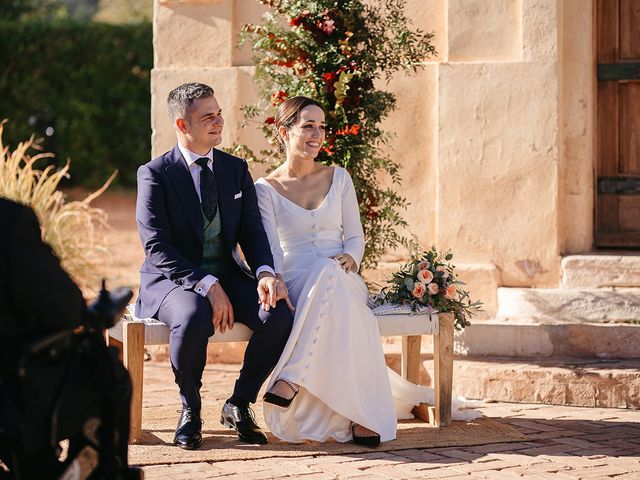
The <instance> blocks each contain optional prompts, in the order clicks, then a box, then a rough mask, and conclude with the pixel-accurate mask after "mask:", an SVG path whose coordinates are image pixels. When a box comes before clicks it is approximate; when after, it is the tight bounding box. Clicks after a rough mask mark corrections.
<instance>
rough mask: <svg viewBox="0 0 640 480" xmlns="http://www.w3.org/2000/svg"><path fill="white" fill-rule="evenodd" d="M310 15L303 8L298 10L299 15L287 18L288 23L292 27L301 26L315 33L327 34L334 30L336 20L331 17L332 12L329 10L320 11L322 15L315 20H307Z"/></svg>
mask: <svg viewBox="0 0 640 480" xmlns="http://www.w3.org/2000/svg"><path fill="white" fill-rule="evenodd" d="M310 15H311V12H309V10H303V11H302V12H300V15H298V16H297V17H292V18H291V19H290V20H289V25H291V26H292V27H302V28H304V29H305V30H309V31H310V32H313V33H315V34H317V33H320V32H322V33H324V34H325V35H327V36H329V35H331V34H332V33H333V32H334V31H335V30H336V21H335V19H334V18H333V14H332V12H329V10H325V11H324V12H322V13H321V14H320V15H321V16H322V17H321V18H320V19H319V20H317V21H315V22H314V21H313V20H311V21H308V20H309V16H310Z"/></svg>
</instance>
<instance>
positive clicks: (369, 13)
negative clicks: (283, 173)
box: [235, 0, 435, 267]
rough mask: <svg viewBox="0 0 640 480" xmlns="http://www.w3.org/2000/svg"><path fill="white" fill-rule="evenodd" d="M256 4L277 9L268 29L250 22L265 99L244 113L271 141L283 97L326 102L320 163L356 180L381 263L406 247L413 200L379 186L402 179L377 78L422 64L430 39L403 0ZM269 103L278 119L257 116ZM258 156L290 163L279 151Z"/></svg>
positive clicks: (391, 101)
mask: <svg viewBox="0 0 640 480" xmlns="http://www.w3.org/2000/svg"><path fill="white" fill-rule="evenodd" d="M259 1H260V3H262V4H264V5H267V6H269V7H271V10H270V11H269V12H267V13H266V14H265V16H264V17H263V20H264V24H263V25H260V26H257V25H245V26H244V28H243V33H242V35H241V41H250V42H251V43H252V48H253V52H254V55H255V57H254V61H255V65H256V73H255V79H256V81H257V82H258V84H259V86H260V88H261V91H262V94H263V100H262V101H261V102H260V103H259V104H258V105H252V106H248V107H245V109H244V113H245V119H246V120H247V122H251V121H259V122H260V123H261V124H262V129H263V131H264V133H265V135H266V136H267V138H269V139H270V141H271V142H272V145H273V131H272V130H273V129H272V124H273V112H274V111H275V107H277V105H279V104H280V103H282V101H284V99H286V98H287V97H291V96H295V95H305V96H308V97H311V98H313V99H315V100H317V101H318V102H320V103H321V104H322V105H323V107H324V109H325V111H326V112H327V124H328V125H327V126H328V133H327V140H326V143H325V145H324V147H323V150H322V152H321V153H320V155H319V157H318V160H319V161H321V162H323V163H325V164H338V165H341V166H343V167H345V168H346V169H347V170H348V171H349V173H350V174H351V177H352V178H353V182H354V185H355V188H356V192H357V194H358V199H359V202H360V214H361V218H362V222H363V227H364V231H365V237H366V239H367V244H366V250H365V256H364V260H363V264H364V266H365V267H371V266H374V265H375V263H376V262H377V260H378V258H379V257H380V255H382V254H383V253H385V252H386V251H388V250H389V249H392V248H394V247H396V246H398V245H399V244H408V243H409V242H408V241H407V240H406V239H405V238H403V237H401V236H400V235H399V234H398V228H399V227H402V226H405V225H406V222H405V221H404V220H403V219H402V216H401V214H400V210H402V209H404V208H406V201H405V199H404V198H402V196H400V195H398V194H397V193H396V192H395V191H394V190H393V188H390V187H385V186H384V185H383V183H382V178H383V177H384V176H385V175H388V176H389V177H390V178H391V180H392V182H393V183H396V184H399V182H400V176H399V173H398V170H399V163H398V161H397V160H394V159H393V158H392V157H391V156H389V155H388V154H385V153H384V150H383V148H384V147H385V146H386V145H387V142H388V138H389V133H387V132H384V131H383V130H382V129H381V128H380V122H381V121H382V119H383V118H384V117H385V116H387V115H388V114H389V112H391V111H392V110H393V109H394V108H395V97H394V96H393V95H392V94H391V93H389V92H386V91H383V90H380V89H379V88H377V86H376V85H375V81H376V80H379V79H390V78H391V77H392V75H393V74H394V73H395V72H397V71H399V70H404V71H415V70H417V69H418V68H420V67H421V66H422V62H423V61H424V60H426V59H427V57H429V56H430V55H433V54H434V53H435V49H434V47H433V46H432V45H431V39H432V35H431V34H428V33H423V32H421V31H419V30H412V29H411V21H410V19H408V18H407V17H406V16H405V14H404V12H403V10H404V6H405V0H378V1H376V2H366V1H364V0H313V1H309V0H259ZM284 25H288V26H284ZM269 103H270V104H271V107H270V109H271V113H270V114H269V115H267V118H259V117H260V116H261V112H264V111H265V109H266V108H269ZM242 148H244V149H245V150H246V147H244V146H243V147H242ZM239 150H240V147H236V150H235V151H239ZM260 155H261V158H260V159H261V160H262V161H267V162H270V163H278V162H282V160H283V159H282V157H281V155H280V154H279V153H278V152H277V151H276V149H272V150H267V151H263V152H260ZM254 157H256V156H254Z"/></svg>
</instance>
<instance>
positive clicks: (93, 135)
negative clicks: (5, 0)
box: [0, 22, 153, 187]
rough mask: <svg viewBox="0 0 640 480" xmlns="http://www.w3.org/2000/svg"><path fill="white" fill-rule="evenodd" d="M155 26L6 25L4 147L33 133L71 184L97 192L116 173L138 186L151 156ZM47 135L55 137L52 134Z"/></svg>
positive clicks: (1, 99) (1, 50)
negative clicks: (68, 162) (63, 166)
mask: <svg viewBox="0 0 640 480" xmlns="http://www.w3.org/2000/svg"><path fill="white" fill-rule="evenodd" d="M152 65H153V48H152V30H151V24H150V23H148V22H146V23H141V24H135V25H111V24H101V23H73V22H64V23H45V22H26V23H25V22H12V23H8V22H0V119H2V118H8V119H9V123H8V124H7V125H5V134H4V138H3V140H4V143H5V144H10V145H16V144H17V142H19V141H22V140H25V139H27V138H29V136H30V135H31V134H32V133H35V134H36V136H37V137H42V138H43V141H42V143H41V144H42V146H43V148H44V150H45V151H50V152H53V153H55V154H56V158H57V160H56V161H57V162H58V164H64V162H65V161H66V160H67V159H70V160H71V170H70V171H71V183H72V184H74V185H84V186H88V187H95V186H97V185H100V184H102V183H103V182H104V181H105V180H106V179H107V178H108V176H109V175H110V174H111V173H112V172H113V170H115V169H118V170H119V171H120V174H119V175H118V179H117V180H116V182H117V183H116V184H117V185H119V186H123V187H131V186H134V185H135V174H136V167H137V165H139V164H141V163H143V162H145V161H147V160H148V159H149V156H150V151H151V128H150V118H149V117H150V105H151V96H150V95H151V94H150V88H149V72H150V69H151V67H152ZM48 134H49V135H48Z"/></svg>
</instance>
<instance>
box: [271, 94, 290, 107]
mask: <svg viewBox="0 0 640 480" xmlns="http://www.w3.org/2000/svg"><path fill="white" fill-rule="evenodd" d="M287 96H288V95H287V92H285V91H283V90H278V91H277V92H276V93H272V94H271V105H273V106H274V107H277V106H278V105H280V104H281V103H282V102H284V101H285V100H286V99H287Z"/></svg>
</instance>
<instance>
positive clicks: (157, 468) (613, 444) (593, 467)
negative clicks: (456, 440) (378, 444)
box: [144, 362, 640, 480]
mask: <svg viewBox="0 0 640 480" xmlns="http://www.w3.org/2000/svg"><path fill="white" fill-rule="evenodd" d="M166 367H167V366H166V365H165V364H163V363H161V362H149V363H147V364H146V365H145V402H144V403H145V405H146V406H149V405H152V404H153V403H154V398H153V397H154V396H156V395H157V396H158V397H160V396H163V397H164V398H166V395H167V393H168V392H167V391H168V389H170V388H173V384H172V379H170V378H166V379H165V377H166V374H167V373H168V371H167V370H168V369H167V368H166ZM234 368H236V367H235V366H229V365H211V366H208V367H207V369H217V370H224V371H228V370H230V369H231V370H233V369H234ZM229 373H231V372H229ZM221 377H222V379H221V380H222V381H220V382H214V383H215V384H214V385H211V384H209V385H206V388H207V389H208V390H209V392H211V393H213V394H214V395H215V396H220V398H224V395H225V394H226V393H228V392H229V391H230V390H231V387H232V384H233V378H234V375H233V374H227V375H222V376H221ZM176 395H177V394H176ZM176 398H177V397H176ZM258 408H260V407H258ZM480 410H481V411H482V412H483V413H484V414H485V415H486V416H488V417H491V418H493V419H495V420H498V421H500V422H504V423H506V424H509V425H511V426H513V427H514V428H516V429H517V430H518V431H520V432H522V433H523V434H525V435H526V438H525V439H524V440H523V441H521V442H518V443H497V444H489V445H479V446H471V447H440V448H428V449H409V450H400V451H394V452H383V451H376V450H372V451H371V453H364V454H357V455H356V454H347V455H327V456H315V457H313V456H309V457H298V458H277V457H275V458H265V459H259V460H247V461H243V460H237V461H226V462H201V463H188V464H167V465H153V466H147V467H144V471H145V478H146V479H148V480H156V479H158V480H159V479H166V480H169V479H172V480H173V479H192V478H194V479H199V480H205V479H213V478H215V479H237V480H262V479H265V480H266V479H272V478H301V479H305V480H316V479H317V480H334V479H357V480H390V479H393V480H395V479H398V480H399V479H439V478H443V479H447V480H461V479H465V480H469V479H490V480H494V479H495V480H502V479H522V478H525V479H539V480H546V479H549V480H565V479H567V480H569V479H572V480H579V479H585V480H587V479H589V480H595V479H609V478H614V479H617V480H631V479H634V480H640V411H638V410H628V409H627V410H625V409H611V408H609V409H606V408H583V407H566V406H553V405H536V404H514V403H484V404H483V405H482V407H481V408H480ZM291 448H292V449H294V448H296V447H295V445H292V446H291Z"/></svg>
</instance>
